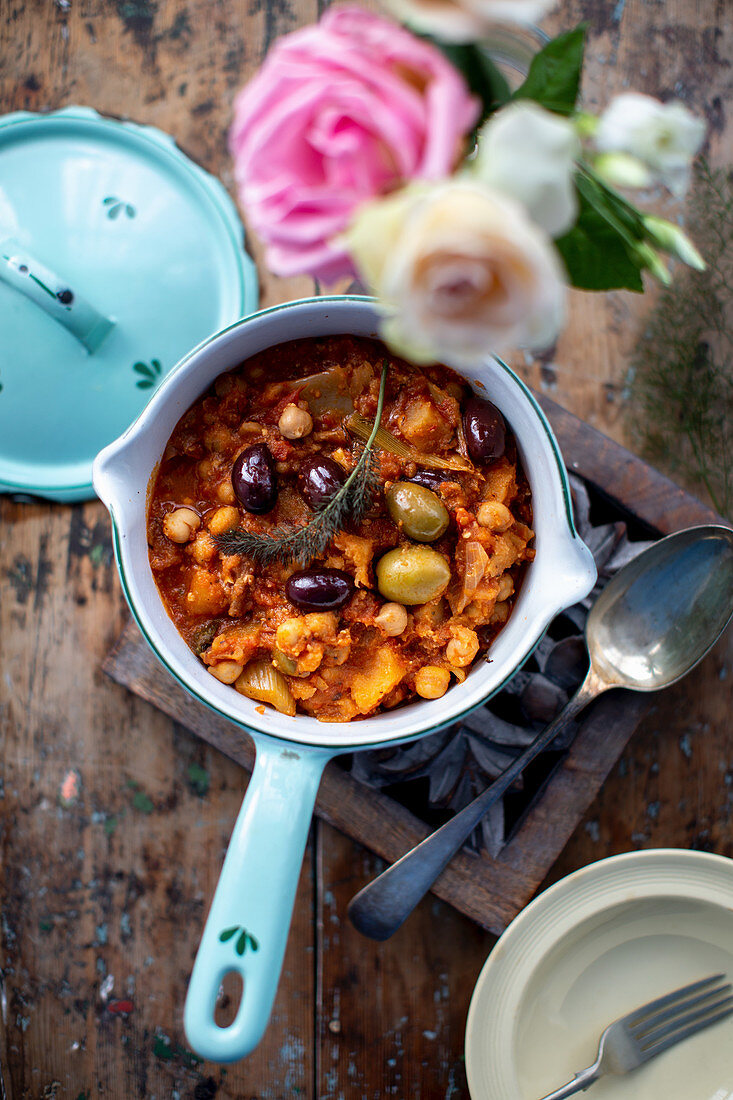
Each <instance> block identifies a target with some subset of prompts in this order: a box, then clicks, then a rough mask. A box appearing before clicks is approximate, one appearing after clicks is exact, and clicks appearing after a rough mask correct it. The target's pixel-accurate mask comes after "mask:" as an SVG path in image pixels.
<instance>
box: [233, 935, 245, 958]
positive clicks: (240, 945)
mask: <svg viewBox="0 0 733 1100" xmlns="http://www.w3.org/2000/svg"><path fill="white" fill-rule="evenodd" d="M234 950H235V951H236V952H237V954H238V955H243V954H244V952H245V951H246V950H247V933H246V932H245V931H244V929H242V931H241V933H240V935H239V939H238V940H237V942H236V943H235V945H234Z"/></svg>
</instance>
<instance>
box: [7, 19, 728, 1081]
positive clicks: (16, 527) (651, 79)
mask: <svg viewBox="0 0 733 1100" xmlns="http://www.w3.org/2000/svg"><path fill="white" fill-rule="evenodd" d="M317 7H318V5H317V2H316V0H309V2H304V0H293V2H290V3H285V2H281V0H257V2H256V3H254V4H251V5H250V4H245V3H242V2H238V0H189V2H184V0H130V2H122V0H56V2H55V3H54V4H51V3H50V2H48V0H4V2H3V3H2V4H0V106H1V109H2V110H18V109H30V110H46V109H49V108H54V107H60V106H63V105H66V104H70V103H81V104H89V105H92V106H95V107H97V108H98V109H99V110H101V111H103V112H106V113H110V114H116V115H123V116H127V117H131V118H134V119H136V120H138V121H140V122H145V123H150V124H152V125H156V126H160V127H161V128H163V129H165V130H168V131H169V132H171V133H172V134H173V135H174V136H175V137H176V139H177V140H178V141H179V143H180V144H181V145H182V147H183V148H184V149H185V150H186V151H187V152H189V153H190V154H191V155H192V156H194V157H195V158H196V159H197V160H198V161H199V162H200V163H202V164H203V165H205V166H206V167H207V168H208V169H210V170H211V171H213V172H214V173H216V174H218V175H221V176H222V178H223V179H224V180H225V182H227V183H228V184H230V183H231V171H230V166H229V163H228V160H227V154H226V149H225V134H226V127H227V122H228V118H229V111H230V105H231V100H232V97H233V95H234V92H235V89H236V88H237V87H238V85H239V84H240V83H241V82H242V81H243V80H245V79H246V78H247V77H248V76H250V75H251V74H252V73H253V72H254V71H255V69H256V67H257V65H258V63H259V61H260V60H261V58H262V56H263V55H264V52H265V50H266V48H267V46H268V45H269V43H270V42H271V41H272V40H273V38H274V37H275V36H276V35H277V34H280V33H282V32H283V31H285V30H289V29H291V28H292V27H294V26H297V25H300V24H303V23H306V22H309V21H312V20H313V19H314V18H315V16H316V14H317ZM580 17H586V18H587V19H588V21H589V25H590V32H591V50H590V54H591V61H590V66H589V70H588V76H587V80H586V96H587V99H588V101H589V102H602V101H605V99H606V98H607V97H608V95H610V94H611V93H613V92H614V91H617V90H620V89H622V88H624V87H628V86H633V87H636V88H639V89H640V90H644V91H648V92H651V93H653V94H665V95H666V94H670V93H674V94H678V95H681V96H683V97H684V98H685V99H686V100H687V101H688V102H689V103H690V104H691V105H692V106H693V107H694V108H695V109H697V110H698V111H700V112H702V113H703V114H705V115H706V117H707V118H708V120H709V122H710V126H711V138H710V153H711V156H712V158H713V160H714V161H717V162H721V161H724V160H730V159H731V127H730V124H729V122H728V118H727V115H728V112H729V111H730V100H731V97H730V88H731V74H732V73H733V67H732V66H731V54H732V52H733V34H732V33H731V23H732V21H733V8H732V7H731V5H730V4H729V3H728V2H727V0H667V3H665V4H661V3H654V4H652V3H645V2H644V0H626V3H625V4H624V3H623V0H622V2H621V3H617V2H616V0H566V2H565V3H564V4H563V5H562V6H561V8H560V10H559V11H558V13H557V14H556V15H555V16H554V17H553V18H552V19H551V20H550V21H548V26H551V27H552V28H559V27H561V26H570V25H571V24H572V23H573V22H575V21H576V20H577V19H578V18H580ZM255 251H256V253H257V254H258V255H259V252H258V251H257V250H256V249H255ZM311 289H312V285H311V283H310V281H309V280H307V279H298V280H292V281H288V282H282V281H278V280H275V279H273V278H271V277H269V276H268V275H267V274H266V273H265V272H262V294H263V301H264V302H265V303H266V304H267V303H272V302H276V301H282V300H285V299H287V298H291V297H297V296H299V295H302V294H307V293H309V292H310V291H311ZM649 304H650V303H649V301H648V300H647V301H644V300H642V299H639V298H634V297H633V296H631V295H627V294H612V295H608V296H602V297H597V298H590V297H581V296H579V295H578V296H574V299H573V301H572V304H571V316H570V323H569V326H568V329H567V331H566V333H565V335H564V336H563V338H562V340H561V342H560V344H559V346H558V349H557V351H556V354H555V355H554V357H553V358H552V360H551V361H547V360H543V361H530V362H529V363H526V364H525V363H523V362H522V361H520V362H519V366H520V368H521V369H522V370H523V371H524V373H525V376H526V377H527V378H528V380H529V381H530V382H532V384H534V385H535V386H536V388H538V389H541V390H543V391H544V392H546V393H548V394H550V395H551V396H552V397H553V398H554V399H555V400H558V401H560V403H561V404H562V405H564V406H566V407H568V408H570V409H571V410H572V411H573V412H574V413H576V414H578V415H579V416H580V417H581V418H582V419H584V420H586V421H589V422H591V423H593V424H595V425H596V426H597V427H599V428H601V429H602V430H603V431H605V432H606V433H608V434H610V435H612V436H613V437H614V438H616V439H618V440H623V439H624V428H623V424H624V421H623V411H624V408H623V385H624V380H625V370H626V364H627V362H628V356H629V352H630V350H631V348H632V346H633V343H634V340H635V339H636V337H637V335H638V332H639V331H640V327H641V319H642V318H643V316H644V314H645V312H646V311H647V310H648V308H649ZM0 354H1V352H0ZM29 430H32V425H29ZM626 442H627V444H630V445H631V446H632V449H633V443H634V441H633V440H631V441H629V440H626ZM0 584H1V585H2V594H1V599H0V646H1V648H2V660H1V668H2V678H1V680H2V682H1V684H0V691H1V692H2V695H1V697H0V728H1V729H2V736H3V757H4V761H3V764H4V766H3V777H2V778H3V788H2V793H3V798H2V801H1V802H0V812H1V814H2V833H1V834H0V835H1V843H2V856H1V862H2V887H1V888H2V918H3V921H2V979H3V990H2V997H0V1006H2V1012H1V1013H0V1016H1V1017H2V1028H0V1039H1V1040H2V1041H3V1044H4V1049H2V1050H0V1061H1V1062H2V1064H3V1077H4V1080H5V1084H6V1088H7V1091H8V1093H9V1095H10V1096H12V1097H14V1098H15V1100H21V1098H26V1097H27V1098H29V1100H35V1098H36V1097H52V1096H57V1097H59V1098H60V1100H68V1098H70V1100H80V1098H81V1097H84V1098H85V1100H91V1098H92V1097H96V1096H105V1097H114V1098H119V1100H129V1098H131V1097H145V1098H148V1097H149V1098H153V1097H157V1098H162V1097H176V1096H177V1097H181V1098H189V1097H194V1098H196V1100H205V1098H207V1097H209V1098H210V1097H213V1096H216V1097H217V1100H235V1098H237V1100H239V1098H242V1097H244V1098H247V1100H249V1098H256V1100H277V1098H284V1100H285V1098H286V1100H292V1098H293V1097H307V1098H309V1100H310V1098H316V1097H317V1098H318V1100H339V1098H345V1100H361V1098H362V1097H368V1098H369V1100H373V1098H377V1100H381V1098H386V1097H397V1098H398V1100H401V1098H407V1097H410V1098H412V1097H421V1098H422V1100H438V1098H439V1100H443V1098H448V1100H455V1098H463V1097H466V1096H467V1091H466V1087H465V1077H464V1074H463V1068H462V1048H463V1029H464V1024H465V1015H466V1010H467V1006H468V1001H469V998H470V993H471V989H472V987H473V984H474V982H475V979H476V976H477V974H478V972H479V969H480V967H481V965H482V963H483V960H484V958H485V956H486V954H487V952H488V951H489V949H490V947H491V945H492V943H493V938H492V937H491V936H490V935H489V934H487V933H485V932H483V931H481V930H480V929H479V928H478V927H477V926H476V925H475V924H473V923H471V922H470V921H468V920H466V919H465V918H463V917H460V916H459V915H458V914H456V913H455V912H453V911H452V910H451V909H450V908H449V907H448V906H446V905H444V904H442V903H441V902H439V901H436V900H435V899H433V898H430V899H428V900H426V901H425V902H424V903H423V905H422V906H421V907H420V909H419V910H418V911H417V912H416V913H415V915H414V916H413V918H412V919H411V920H410V922H409V924H408V925H406V926H405V927H404V928H403V929H402V930H401V931H400V932H399V933H398V935H397V936H395V938H394V939H393V940H392V941H390V942H389V943H387V944H381V945H376V944H372V943H370V942H368V941H366V940H364V939H362V938H361V937H359V936H358V934H357V933H356V932H354V931H353V929H351V927H350V925H349V924H348V922H347V921H346V920H345V919H344V912H345V906H346V902H347V900H348V898H349V897H350V896H351V895H352V894H353V892H354V891H355V890H356V889H358V888H359V887H360V886H361V885H362V884H363V883H364V882H365V881H367V879H368V878H369V877H370V876H371V875H372V874H373V873H374V872H375V871H376V870H377V868H378V867H379V865H380V862H379V860H378V859H377V858H376V857H373V856H371V855H369V854H368V853H366V852H365V851H364V849H361V848H358V847H356V846H355V845H354V844H353V843H352V842H351V841H350V840H349V839H348V838H346V837H344V836H342V835H341V834H340V833H338V832H336V831H335V830H333V829H331V828H330V827H329V826H327V825H322V824H318V825H317V826H316V828H315V829H314V834H313V841H312V843H311V844H310V845H309V848H308V851H307V854H306V860H305V863H304V867H303V873H302V878H301V884H300V891H299V894H298V899H297V904H296V910H295V917H294V922H293V928H292V933H291V937H290V943H289V947H288V954H287V957H286V963H285V970H284V975H283V980H282V982H281V987H280V992H279V995H278V999H277V1002H276V1008H275V1013H274V1016H273V1019H272V1022H271V1025H270V1029H269V1031H268V1033H267V1036H266V1038H265V1041H264V1043H263V1044H262V1046H261V1047H260V1048H259V1050H258V1051H257V1052H256V1053H255V1054H254V1055H253V1056H252V1057H251V1058H250V1059H248V1060H247V1061H245V1062H243V1063H241V1064H240V1065H237V1066H230V1067H226V1068H225V1067H219V1066H215V1065H211V1064H199V1063H197V1062H195V1061H194V1060H192V1058H191V1057H190V1055H189V1054H188V1053H187V1052H186V1049H185V1040H184V1037H183V1031H182V1023H181V1009H182V1003H183V996H184V992H185V985H186V979H187V975H188V973H189V969H190V965H191V961H192V959H193V955H194V952H195V949H196V943H197V939H198V934H199V931H200V927H201V922H202V919H203V916H204V912H205V908H206V903H207V899H208V898H210V896H211V893H212V890H213V887H214V884H215V881H216V876H217V874H218V868H219V866H220V864H221V860H222V857H223V853H224V849H225V845H226V841H227V838H228V835H229V833H230V830H231V827H232V825H233V822H234V818H235V816H236V812H237V809H238V806H239V803H240V799H241V793H242V785H243V781H242V771H241V769H240V767H239V766H238V765H236V764H235V763H233V762H232V761H230V760H228V759H227V758H226V757H225V756H223V755H222V754H221V753H219V752H217V751H216V750H214V749H212V748H210V747H208V746H206V745H205V744H203V743H202V742H201V741H199V740H197V739H195V738H193V737H191V736H190V735H189V734H188V733H187V732H185V731H184V730H182V729H181V728H180V727H177V726H176V725H175V723H173V722H171V720H170V719H169V718H167V717H166V716H165V715H163V714H162V713H160V712H159V711H157V710H155V709H154V708H152V707H150V706H148V705H146V704H145V703H143V702H141V701H139V700H137V699H136V698H135V697H134V696H132V695H131V694H129V693H128V692H126V691H125V690H123V689H122V688H121V687H119V686H118V685H115V684H113V683H112V682H111V681H110V680H109V679H108V678H107V677H105V676H104V675H103V674H102V672H101V668H100V666H101V662H102V660H103V658H104V655H105V654H106V653H107V652H108V650H109V649H110V647H111V645H112V643H113V641H114V639H115V638H116V637H117V636H118V635H119V632H120V630H121V628H122V625H123V621H124V607H123V600H122V596H121V593H120V590H119V585H118V583H117V579H116V576H115V573H114V568H113V566H112V562H111V547H110V539H109V527H108V523H107V519H106V516H105V513H104V510H103V509H102V507H101V506H100V505H97V504H87V505H79V506H76V507H73V508H71V507H63V506H54V505H49V504H44V503H38V504H33V505H19V504H14V503H13V502H11V501H9V500H7V499H4V500H2V501H0ZM731 655H732V654H731V642H730V641H728V642H723V643H721V644H720V645H719V646H718V648H717V649H716V651H715V652H714V653H713V654H712V655H711V656H710V657H709V658H707V660H706V661H705V662H704V663H703V665H702V666H701V667H700V669H699V670H698V672H696V674H695V676H694V677H693V678H691V679H690V680H689V681H687V682H685V683H684V684H682V685H680V686H678V687H676V688H674V689H671V690H670V691H669V692H667V693H665V694H664V695H663V696H661V697H659V699H658V700H656V701H655V707H654V711H653V713H652V715H651V716H650V717H649V718H648V719H647V720H646V721H645V722H644V724H643V727H642V729H641V730H640V732H639V734H638V735H637V736H636V737H635V739H634V741H633V742H632V744H631V746H630V747H629V748H628V749H627V750H626V751H625V752H624V754H623V755H622V757H621V760H620V762H619V765H618V766H617V767H616V769H615V770H614V772H613V773H612V776H611V778H610V779H609V781H608V782H607V784H606V786H605V787H604V789H603V791H602V793H601V795H600V796H599V798H598V799H596V801H595V803H594V805H593V806H592V807H591V809H590V810H589V811H588V814H587V815H586V818H585V821H584V824H583V825H582V826H581V827H580V828H579V829H578V830H577V832H576V834H575V836H574V837H573V839H572V841H571V842H570V844H569V845H568V846H567V848H566V849H565V851H564V852H563V854H562V855H561V857H560V859H559V861H558V863H557V864H556V866H555V868H554V869H553V872H552V874H553V876H555V877H557V876H559V875H560V874H563V873H566V872H567V871H569V870H572V869H573V868H574V867H577V866H580V865H582V864H584V863H587V862H589V861H591V860H593V859H597V858H600V857H602V856H604V855H608V854H611V853H612V852H618V851H624V850H628V849H630V848H634V847H639V846H661V845H681V846H685V847H687V846H696V847H703V848H708V849H711V850H714V851H718V852H722V853H726V854H729V855H731V854H733V845H732V841H731V808H732V805H733V731H732V730H731V726H730V720H729V716H730V712H731V704H732V703H733V699H731V684H732V683H733V676H731V674H730V670H731ZM73 771H76V772H78V775H79V780H80V788H79V793H78V797H77V798H76V800H75V801H73V802H72V803H71V804H70V805H68V806H63V805H61V804H60V802H59V792H60V788H61V785H62V784H63V783H64V782H65V781H66V784H67V786H68V785H69V784H72V785H73V777H72V780H69V773H70V772H73ZM202 773H205V774H202ZM207 782H208V789H206V790H205V788H206V783H207ZM129 1002H131V1006H130V1003H129ZM122 1007H124V1008H126V1009H128V1010H129V1011H122Z"/></svg>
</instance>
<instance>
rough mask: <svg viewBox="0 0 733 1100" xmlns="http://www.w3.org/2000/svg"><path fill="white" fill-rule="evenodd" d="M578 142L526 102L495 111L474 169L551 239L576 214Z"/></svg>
mask: <svg viewBox="0 0 733 1100" xmlns="http://www.w3.org/2000/svg"><path fill="white" fill-rule="evenodd" d="M579 155H580V141H579V139H578V135H577V133H576V131H575V127H574V125H573V123H572V122H569V121H568V119H566V118H561V117H560V116H559V115H555V114H552V113H551V112H550V111H546V110H545V109H544V108H543V107H540V106H539V105H538V104H536V103H532V102H530V101H524V102H518V103H512V104H510V105H509V106H508V107H504V108H502V110H500V111H497V113H496V114H495V115H492V117H491V118H490V119H489V121H488V122H487V123H486V125H485V126H484V127H483V129H482V130H481V133H480V134H479V143H478V156H477V158H476V161H475V170H476V172H477V173H478V175H479V177H480V179H481V180H482V181H483V182H484V183H486V184H488V185H489V186H490V187H493V188H495V189H496V190H497V191H501V192H503V193H504V194H505V195H509V196H511V197H513V198H515V199H517V200H518V201H519V202H521V203H522V204H523V205H524V206H526V208H527V210H528V212H529V215H530V217H531V218H532V219H533V220H534V221H536V222H537V224H538V225H541V226H542V228H543V229H546V230H547V232H548V233H549V234H550V235H551V236H553V237H559V236H561V235H562V234H563V233H565V232H567V230H568V229H570V227H571V225H572V224H573V223H574V221H575V219H576V217H577V214H578V200H577V198H576V194H575V185H574V183H573V176H574V174H575V162H576V160H577V158H578V156H579Z"/></svg>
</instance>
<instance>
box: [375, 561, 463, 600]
mask: <svg viewBox="0 0 733 1100" xmlns="http://www.w3.org/2000/svg"><path fill="white" fill-rule="evenodd" d="M449 580H450V568H449V566H448V562H447V561H446V560H445V558H444V557H443V555H442V554H439V553H438V551H437V550H431V549H430V547H429V546H398V547H397V548H396V549H395V550H388V551H387V553H386V554H385V555H384V557H382V558H380V559H379V561H378V563H377V587H378V588H379V591H380V593H381V594H382V596H384V598H385V600H394V601H395V603H402V604H407V606H408V607H412V606H413V605H414V604H420V603H427V602H428V600H434V599H435V598H436V596H440V595H442V593H443V592H444V591H445V589H446V588H447V587H448V581H449Z"/></svg>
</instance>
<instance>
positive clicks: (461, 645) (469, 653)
mask: <svg viewBox="0 0 733 1100" xmlns="http://www.w3.org/2000/svg"><path fill="white" fill-rule="evenodd" d="M450 631H451V634H452V635H453V636H452V638H451V640H450V641H449V642H448V645H447V646H446V647H445V655H446V657H447V659H448V660H449V661H450V663H451V664H452V665H457V666H458V667H459V668H463V667H464V666H465V665H470V664H471V661H472V660H473V659H474V657H475V656H476V654H477V653H478V650H479V642H478V636H477V634H476V631H475V630H470V629H469V628H468V627H467V626H459V625H455V626H451V628H450Z"/></svg>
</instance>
